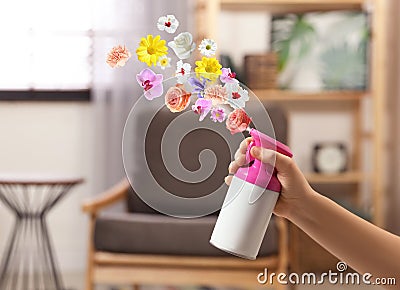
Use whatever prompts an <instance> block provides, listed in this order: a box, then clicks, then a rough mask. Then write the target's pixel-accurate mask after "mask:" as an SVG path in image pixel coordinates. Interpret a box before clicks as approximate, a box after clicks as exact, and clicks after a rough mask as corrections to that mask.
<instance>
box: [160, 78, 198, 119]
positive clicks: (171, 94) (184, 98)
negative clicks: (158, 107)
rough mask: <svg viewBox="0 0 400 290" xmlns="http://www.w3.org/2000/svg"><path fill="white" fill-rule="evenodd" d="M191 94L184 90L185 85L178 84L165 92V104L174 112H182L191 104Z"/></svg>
mask: <svg viewBox="0 0 400 290" xmlns="http://www.w3.org/2000/svg"><path fill="white" fill-rule="evenodd" d="M191 95H192V94H191V93H188V92H187V91H185V90H184V88H183V85H181V84H177V85H176V86H174V87H170V88H169V89H168V91H167V93H166V94H165V105H166V106H167V107H168V109H169V110H170V111H171V112H172V113H177V112H181V111H183V110H184V109H186V108H187V107H188V106H189V102H190V96H191Z"/></svg>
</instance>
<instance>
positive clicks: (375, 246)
mask: <svg viewBox="0 0 400 290" xmlns="http://www.w3.org/2000/svg"><path fill="white" fill-rule="evenodd" d="M248 142H249V140H248V139H247V140H246V141H244V142H243V143H242V144H241V147H240V148H239V150H238V152H237V153H236V155H235V161H233V162H232V163H231V165H230V166H229V171H230V173H234V172H236V170H237V169H238V168H239V166H242V165H244V164H245V157H244V154H245V151H246V148H247V144H248ZM251 154H252V155H253V156H254V157H255V158H257V159H259V160H261V161H263V162H271V160H275V167H276V169H277V172H278V179H279V181H280V182H281V184H282V192H281V195H280V197H279V199H278V202H277V205H276V207H275V210H274V213H275V214H277V215H280V216H283V217H285V218H287V219H288V220H290V221H291V222H292V223H294V224H295V225H297V226H298V227H299V228H301V229H302V230H303V231H304V232H306V233H307V234H308V235H309V236H310V237H311V238H313V239H314V240H315V241H317V242H318V243H319V244H320V245H321V246H323V247H324V248H325V249H327V250H328V251H329V252H331V253H332V254H333V255H335V256H336V257H338V258H339V259H341V260H342V261H344V262H346V263H347V264H348V265H350V266H351V267H352V268H354V269H355V270H356V271H358V272H360V273H366V272H368V273H371V274H372V275H373V276H374V277H381V278H382V277H395V278H396V279H397V280H398V281H397V282H398V283H399V282H400V277H399V276H398V275H399V273H400V238H399V237H397V236H395V235H393V234H391V233H389V232H386V231H384V230H382V229H380V228H378V227H376V226H375V225H373V224H371V223H369V222H367V221H365V220H363V219H361V218H359V217H358V216H356V215H354V214H352V213H350V212H349V211H347V210H346V209H344V208H342V207H341V206H339V205H338V204H336V203H335V202H333V201H332V200H330V199H328V198H326V197H324V196H323V195H321V194H319V193H317V192H316V191H314V190H313V189H312V188H311V186H310V185H309V184H308V182H307V181H306V179H305V177H304V175H303V174H302V173H301V171H300V169H299V168H298V167H297V165H296V163H295V162H294V161H293V160H292V159H291V158H289V157H287V156H284V155H282V154H279V153H276V152H274V151H271V150H267V149H263V148H259V147H258V148H257V147H253V148H252V150H251ZM230 179H231V177H227V179H226V182H227V183H229V182H230ZM388 288H389V287H388ZM393 288H394V287H393Z"/></svg>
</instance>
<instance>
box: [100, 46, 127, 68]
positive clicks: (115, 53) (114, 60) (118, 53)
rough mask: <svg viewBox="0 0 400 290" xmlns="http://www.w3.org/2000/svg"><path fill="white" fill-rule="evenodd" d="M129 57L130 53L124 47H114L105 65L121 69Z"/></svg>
mask: <svg viewBox="0 0 400 290" xmlns="http://www.w3.org/2000/svg"><path fill="white" fill-rule="evenodd" d="M130 57H131V53H130V52H129V50H128V49H127V48H126V46H125V45H124V46H122V45H118V46H114V47H113V48H112V49H111V50H110V52H109V53H108V55H107V60H106V62H107V64H108V65H109V66H110V67H112V68H114V67H122V66H124V65H125V63H126V62H127V61H128V59H129V58H130Z"/></svg>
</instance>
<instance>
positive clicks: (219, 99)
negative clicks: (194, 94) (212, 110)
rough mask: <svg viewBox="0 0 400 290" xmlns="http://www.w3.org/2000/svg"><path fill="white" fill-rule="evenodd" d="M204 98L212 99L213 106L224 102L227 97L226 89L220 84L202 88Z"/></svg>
mask: <svg viewBox="0 0 400 290" xmlns="http://www.w3.org/2000/svg"><path fill="white" fill-rule="evenodd" d="M204 98H205V99H209V100H211V101H212V103H213V106H216V105H220V104H224V103H225V102H226V101H227V99H228V93H227V92H226V89H225V88H224V87H223V86H221V85H215V86H212V87H208V88H206V89H205V90H204Z"/></svg>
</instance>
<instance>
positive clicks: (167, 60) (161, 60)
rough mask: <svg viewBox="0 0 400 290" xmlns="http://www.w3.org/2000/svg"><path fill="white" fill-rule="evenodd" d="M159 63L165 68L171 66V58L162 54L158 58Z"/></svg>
mask: <svg viewBox="0 0 400 290" xmlns="http://www.w3.org/2000/svg"><path fill="white" fill-rule="evenodd" d="M157 65H158V66H159V67H161V69H162V70H164V69H165V68H167V67H171V58H170V57H167V56H166V55H163V56H160V58H159V59H158V62H157Z"/></svg>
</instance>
